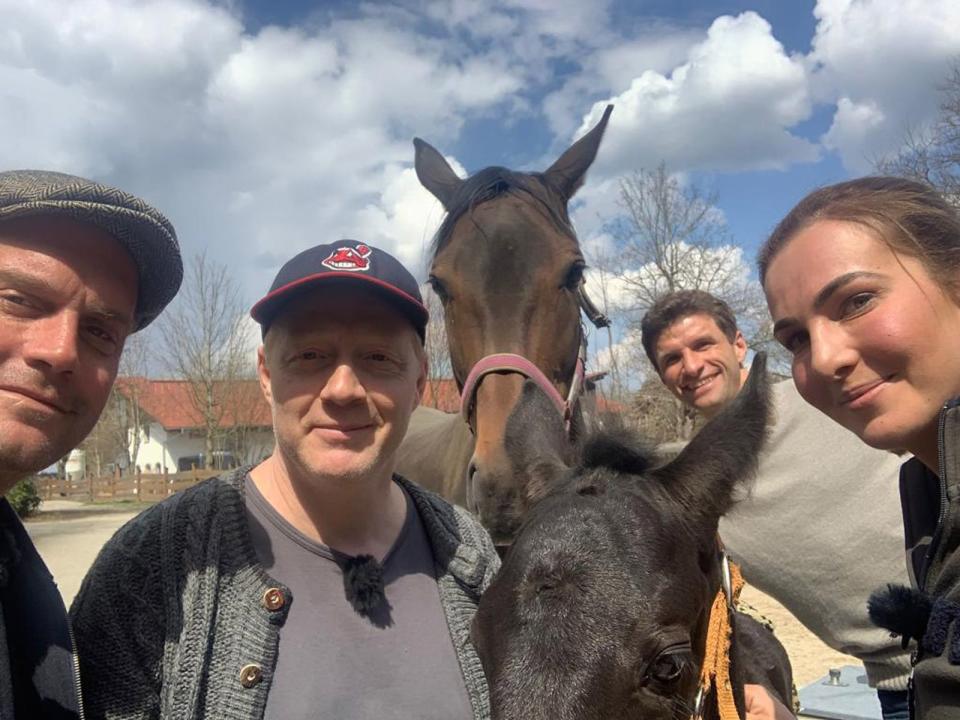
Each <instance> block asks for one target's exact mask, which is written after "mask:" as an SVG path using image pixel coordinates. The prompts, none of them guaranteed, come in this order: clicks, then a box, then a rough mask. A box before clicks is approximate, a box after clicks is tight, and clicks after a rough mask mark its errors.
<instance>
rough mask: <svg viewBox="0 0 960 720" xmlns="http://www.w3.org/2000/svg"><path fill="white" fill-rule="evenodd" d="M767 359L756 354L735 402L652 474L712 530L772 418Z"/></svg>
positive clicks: (752, 466)
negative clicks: (707, 522) (671, 459)
mask: <svg viewBox="0 0 960 720" xmlns="http://www.w3.org/2000/svg"><path fill="white" fill-rule="evenodd" d="M766 360H767V357H766V354H765V353H757V354H756V356H755V357H754V359H753V365H752V366H751V368H750V376H749V377H748V378H747V382H746V384H745V385H744V386H743V388H741V390H740V392H739V393H738V394H737V397H736V398H735V399H734V401H733V402H732V403H730V404H729V405H728V406H727V407H726V408H725V409H724V410H723V411H722V412H720V414H718V415H717V416H716V417H714V418H713V419H712V420H711V421H710V422H708V423H707V424H706V425H705V426H704V427H703V429H702V430H701V431H700V432H699V433H697V435H696V437H694V438H693V440H691V441H690V443H689V444H688V445H687V446H686V447H685V448H684V449H683V451H682V452H681V453H680V454H679V455H678V456H677V457H676V458H675V459H674V460H673V461H672V462H670V463H669V464H667V465H665V466H664V467H662V468H659V469H657V470H655V471H654V473H653V474H654V475H655V476H656V477H657V478H658V479H660V480H661V481H662V482H663V484H664V485H665V486H666V487H667V489H668V490H669V491H670V492H671V493H672V494H673V495H674V497H676V498H677V499H678V500H679V501H680V502H681V503H682V504H683V505H684V507H685V508H686V509H687V511H688V512H690V513H692V514H693V515H695V516H701V517H702V518H703V519H704V520H707V521H709V522H711V523H713V524H714V525H715V524H716V521H717V520H719V518H720V516H721V515H723V514H724V513H725V512H727V511H728V510H729V509H730V508H731V506H732V505H733V502H734V495H735V491H736V489H737V486H738V485H740V484H741V483H745V482H747V481H749V480H751V479H752V478H753V476H754V474H755V473H756V469H757V459H758V456H759V454H760V450H761V449H762V447H763V444H764V442H765V441H766V437H767V426H768V422H769V418H770V414H771V410H770V384H769V381H768V379H767V371H766V365H767V362H766Z"/></svg>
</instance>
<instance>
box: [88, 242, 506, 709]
mask: <svg viewBox="0 0 960 720" xmlns="http://www.w3.org/2000/svg"><path fill="white" fill-rule="evenodd" d="M251 315H252V316H253V318H254V320H256V321H257V322H258V323H259V324H260V327H261V330H262V334H263V345H262V346H261V347H260V349H259V352H258V356H257V369H258V373H259V378H260V385H261V388H262V390H263V394H264V397H265V398H266V399H267V401H268V402H269V404H270V407H271V409H272V414H273V428H274V434H275V436H276V446H275V449H274V452H273V455H272V456H271V457H269V458H267V459H266V460H264V461H263V462H262V463H260V464H259V465H257V466H255V467H253V468H244V469H241V470H239V471H236V472H232V473H228V474H225V475H222V476H220V477H218V478H214V479H212V480H210V481H207V482H206V483H203V484H201V485H198V486H196V487H194V488H192V489H190V490H187V491H185V492H183V493H181V494H179V495H177V496H174V497H173V498H170V499H168V500H166V501H165V502H163V503H161V504H160V505H158V506H156V507H154V508H152V509H151V510H148V511H147V512H146V513H144V514H142V515H141V516H140V517H139V518H138V519H135V520H134V521H133V522H132V523H131V524H130V525H129V526H128V527H127V528H125V529H124V530H121V531H120V533H119V534H118V535H117V536H116V537H115V538H114V539H113V540H112V541H111V542H110V543H108V545H107V546H106V548H105V549H104V551H103V553H102V554H101V556H100V557H99V558H98V560H97V563H96V564H95V566H94V568H93V569H92V570H91V572H90V575H89V576H88V577H87V580H86V581H85V583H84V588H83V589H82V590H81V593H80V596H79V598H78V600H77V603H76V604H75V606H74V614H75V621H76V629H77V634H78V637H79V638H81V640H80V647H81V650H82V657H83V662H84V668H83V678H84V687H85V692H86V693H87V702H88V707H89V708H91V709H92V712H93V715H94V716H95V717H102V716H105V715H106V716H109V717H115V718H126V717H170V718H173V717H193V718H218V717H227V716H229V717H231V718H250V719H251V720H254V719H255V720H259V719H260V718H301V717H331V718H333V717H335V718H345V717H349V718H377V720H385V719H389V718H437V719H439V718H444V719H449V718H486V717H489V702H488V696H487V686H486V681H485V680H484V675H483V670H482V667H481V665H480V662H479V659H478V657H477V655H476V652H475V651H474V649H473V647H472V645H471V643H470V639H469V627H470V622H471V620H472V617H473V614H474V611H475V609H476V605H477V602H478V600H479V598H480V594H481V592H482V591H483V590H484V589H485V588H486V587H487V585H488V584H489V582H490V580H491V579H492V577H493V574H494V573H495V571H496V570H497V568H498V566H499V560H498V558H497V555H496V552H495V550H494V548H493V545H492V543H491V541H490V538H489V537H488V536H487V534H486V532H485V531H484V530H483V528H482V527H481V526H480V525H479V523H478V522H477V521H476V520H475V519H474V518H473V517H472V516H470V515H469V514H468V513H467V512H465V511H463V510H461V509H459V508H454V507H452V506H451V505H449V504H448V503H446V502H445V501H443V500H442V499H440V498H439V497H437V496H436V495H433V494H431V493H429V492H427V491H425V490H423V489H421V488H419V487H417V486H416V485H415V484H413V483H411V482H409V481H407V480H406V479H404V478H402V477H400V476H398V475H396V474H395V473H394V464H395V455H396V450H397V447H398V446H399V444H400V441H401V440H402V438H403V435H404V433H405V432H406V428H407V423H408V421H409V418H410V414H411V413H412V412H413V409H414V408H415V407H416V406H417V404H418V402H419V398H420V394H421V392H422V390H423V386H424V382H425V378H426V371H427V367H426V359H425V354H424V351H423V339H424V331H425V328H426V323H427V311H426V308H425V307H424V305H423V301H422V299H421V297H420V291H419V289H418V287H417V283H416V281H415V280H414V278H413V276H412V275H411V274H410V273H409V272H408V271H407V270H406V269H405V268H404V267H403V266H402V265H401V264H400V263H399V262H398V261H397V260H396V259H395V258H393V257H391V256H390V255H388V254H387V253H385V252H383V251H382V250H378V249H377V248H374V247H372V246H370V245H367V244H365V243H362V242H357V241H353V240H343V241H340V242H336V243H332V244H328V245H320V246H317V247H313V248H310V249H309V250H305V251H304V252H302V253H300V254H299V255H297V256H296V257H294V258H292V259H291V260H290V261H289V262H287V263H286V264H285V265H284V266H283V267H282V268H281V269H280V271H279V273H278V274H277V276H276V279H275V280H274V282H273V284H272V286H271V287H270V291H269V292H268V293H267V294H266V295H265V296H264V297H263V298H262V299H261V300H260V301H259V302H258V303H256V305H254V307H253V309H252V311H251Z"/></svg>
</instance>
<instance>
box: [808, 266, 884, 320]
mask: <svg viewBox="0 0 960 720" xmlns="http://www.w3.org/2000/svg"><path fill="white" fill-rule="evenodd" d="M865 277H866V278H873V279H877V278H879V277H880V275H879V274H877V273H874V272H870V271H868V270H853V271H851V272H848V273H844V274H843V275H838V276H837V277H835V278H834V279H833V280H831V281H830V282H828V283H827V284H826V285H824V286H823V287H822V288H820V292H818V293H817V295H816V297H814V298H813V307H814V309H815V310H819V309H820V308H822V307H823V306H824V305H826V304H827V301H828V300H830V296H831V295H833V294H834V293H835V292H836V291H837V290H839V289H840V288H842V287H843V286H844V285H847V284H849V283H852V282H853V281H854V280H859V279H861V278H865Z"/></svg>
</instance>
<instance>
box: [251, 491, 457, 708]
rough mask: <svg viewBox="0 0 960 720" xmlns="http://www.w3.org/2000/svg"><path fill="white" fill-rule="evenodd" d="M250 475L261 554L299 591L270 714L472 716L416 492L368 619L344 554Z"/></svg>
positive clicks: (283, 632) (273, 572) (283, 635)
mask: <svg viewBox="0 0 960 720" xmlns="http://www.w3.org/2000/svg"><path fill="white" fill-rule="evenodd" d="M245 483H246V493H245V494H246V503H247V519H248V523H249V526H250V532H251V536H252V538H253V545H254V548H255V549H256V553H257V557H258V559H259V560H260V563H261V564H262V565H263V567H264V569H265V570H266V571H267V572H268V573H269V574H270V576H271V577H273V578H274V579H276V580H277V581H279V582H281V583H283V584H284V585H286V586H287V587H288V588H290V591H291V594H292V595H293V601H292V603H291V605H290V610H289V613H288V615H287V620H286V622H285V623H284V625H283V627H282V628H281V629H280V650H279V654H278V660H277V667H276V672H275V674H274V679H273V682H272V685H271V687H270V694H269V696H268V698H267V708H266V712H265V714H264V718H266V720H280V719H282V720H297V719H298V718H337V719H340V718H358V719H359V718H370V719H371V720H373V719H374V718H376V720H390V719H391V718H398V719H399V718H404V719H405V720H406V719H407V718H425V719H428V720H429V719H431V718H437V720H440V719H441V718H442V719H443V720H451V719H456V718H464V719H467V718H472V717H473V712H472V710H471V707H470V701H469V699H468V698H467V692H466V688H465V685H464V680H463V675H462V673H461V671H460V666H459V664H458V662H457V656H456V653H455V652H454V649H453V642H452V640H451V638H450V632H449V630H448V628H447V622H446V618H445V617H444V614H443V608H442V606H441V605H440V595H439V591H438V589H437V582H436V574H435V570H434V560H433V552H432V550H431V549H430V543H429V540H428V539H427V535H426V533H425V531H424V529H423V525H422V523H421V521H420V516H419V515H418V513H417V511H416V509H415V507H414V505H413V502H412V500H411V499H410V498H409V497H407V518H406V521H405V522H404V525H403V529H402V530H401V531H400V535H399V537H398V538H397V541H396V543H395V544H394V546H393V548H391V550H390V552H389V553H387V555H386V557H385V558H384V561H383V579H384V588H385V593H386V598H387V605H386V606H381V608H379V609H378V610H379V611H374V612H373V613H372V616H371V617H369V618H368V617H363V616H361V615H360V614H358V613H357V612H356V611H355V610H354V609H353V607H352V606H351V605H350V602H349V601H348V600H347V599H346V595H345V592H344V588H343V573H342V572H341V569H340V565H339V564H338V563H337V560H338V559H339V560H340V561H341V562H342V560H343V559H345V558H346V557H347V556H346V555H343V554H342V553H338V552H337V551H336V550H332V549H331V548H329V547H327V546H326V545H322V544H320V543H318V542H315V541H314V540H311V539H310V538H308V537H306V536H305V535H303V534H302V533H300V532H299V531H298V530H297V529H296V528H294V527H293V526H292V525H291V524H290V523H288V522H287V521H286V520H284V519H283V517H281V516H280V514H279V513H278V512H277V511H276V510H274V508H273V507H272V506H271V505H270V504H269V503H268V502H267V501H266V499H265V498H264V497H263V495H261V494H260V492H259V491H258V490H257V488H256V486H255V485H254V483H253V481H252V480H251V479H250V477H249V475H248V476H247V478H246V480H245Z"/></svg>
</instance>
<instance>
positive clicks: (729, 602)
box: [695, 555, 743, 720]
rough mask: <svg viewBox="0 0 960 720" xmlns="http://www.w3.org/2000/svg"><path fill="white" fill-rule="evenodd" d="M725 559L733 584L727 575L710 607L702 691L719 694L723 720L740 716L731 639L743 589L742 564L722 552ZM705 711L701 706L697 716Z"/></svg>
mask: <svg viewBox="0 0 960 720" xmlns="http://www.w3.org/2000/svg"><path fill="white" fill-rule="evenodd" d="M722 563H723V564H729V586H727V582H726V578H725V579H724V582H722V583H721V587H720V589H719V590H717V594H716V596H715V597H714V599H713V606H712V607H711V608H710V620H709V624H708V625H707V644H706V649H705V652H704V656H703V666H702V667H701V669H700V694H701V697H702V698H704V699H705V698H706V697H708V696H709V695H710V692H711V691H713V692H714V693H715V694H716V698H717V712H718V713H719V717H720V720H740V713H738V712H737V705H736V703H735V702H734V699H733V684H732V683H731V682H730V639H731V635H732V633H733V628H732V627H731V625H730V621H731V618H732V615H733V609H734V608H735V607H736V605H737V601H738V600H739V598H740V591H741V590H742V589H743V576H742V575H741V574H740V568H739V567H737V565H736V564H735V563H732V562H728V561H727V559H726V556H725V555H723V556H722ZM724 574H726V570H725V571H724ZM698 704H699V703H698ZM701 714H702V713H700V712H699V708H698V712H697V713H696V715H695V716H699V715H701Z"/></svg>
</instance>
